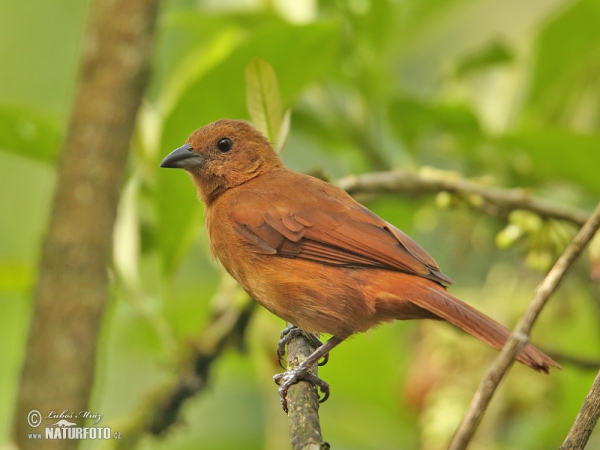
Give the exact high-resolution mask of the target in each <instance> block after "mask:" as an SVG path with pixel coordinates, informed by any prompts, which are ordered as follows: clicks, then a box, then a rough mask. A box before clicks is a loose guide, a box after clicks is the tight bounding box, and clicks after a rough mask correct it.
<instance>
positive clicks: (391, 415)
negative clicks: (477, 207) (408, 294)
mask: <svg viewBox="0 0 600 450" xmlns="http://www.w3.org/2000/svg"><path fill="white" fill-rule="evenodd" d="M10 3H11V2H5V3H3V4H1V5H0V21H2V26H0V48H1V49H2V54H3V55H5V56H4V58H3V63H4V64H3V67H4V69H3V70H2V72H1V73H0V79H1V80H2V82H1V83H0V150H2V151H1V152H0V161H1V162H0V179H2V190H1V192H2V194H1V196H2V197H1V198H2V205H3V206H4V208H5V213H4V214H3V215H2V218H1V219H0V226H1V227H2V228H1V229H2V232H3V233H2V235H3V239H2V240H1V241H0V329H2V330H3V334H4V336H5V339H3V340H2V343H1V344H0V346H1V349H2V350H1V351H0V355H1V356H0V365H1V366H2V367H4V368H5V370H3V371H1V372H0V398H2V399H3V401H2V402H1V403H0V424H3V427H2V428H0V442H3V441H4V440H6V439H7V438H8V431H9V428H8V424H9V423H10V420H11V419H10V417H11V411H12V408H13V404H12V400H11V399H12V398H13V392H14V385H15V382H16V379H17V376H18V372H19V367H20V363H21V358H22V351H23V348H24V345H25V342H24V341H25V337H26V328H27V325H28V317H29V309H30V306H29V300H28V298H29V297H30V293H31V290H32V289H33V286H34V281H35V272H36V266H37V255H38V253H39V247H40V245H41V239H42V237H43V233H44V226H45V223H46V218H47V212H48V209H49V203H50V201H51V192H52V189H51V187H52V179H53V173H54V168H55V167H56V164H58V161H59V158H58V154H59V150H60V143H61V141H62V140H63V138H64V132H65V131H64V130H65V129H66V125H67V123H68V110H69V105H70V101H71V95H72V91H73V83H74V79H75V76H76V72H77V67H76V61H77V57H78V56H79V55H80V53H81V51H83V48H84V43H82V42H81V36H82V30H83V26H84V23H85V17H86V2H81V1H77V2H76V1H74V0H69V1H67V2H65V3H64V5H62V6H61V7H60V8H58V9H55V7H54V6H51V5H50V4H49V3H47V2H42V1H41V0H33V1H31V2H28V3H27V5H28V6H27V5H23V6H20V7H18V6H16V5H17V4H18V2H13V4H10ZM243 4H246V2H241V1H229V2H221V3H219V2H216V1H208V0H206V1H197V2H192V1H190V0H177V1H175V0H174V1H171V2H169V3H166V4H165V6H164V9H163V12H162V20H161V29H160V35H159V39H158V41H157V43H156V60H155V72H154V76H153V81H152V86H151V89H150V90H149V92H148V93H147V98H146V102H145V104H144V107H143V108H142V110H141V111H140V116H139V120H138V126H137V131H136V136H135V138H134V140H133V142H132V149H133V151H132V156H131V160H130V170H129V177H128V180H127V183H126V186H125V188H124V190H123V196H122V201H121V208H120V211H119V218H118V223H117V226H116V242H117V243H118V245H115V253H114V261H115V262H114V265H113V267H112V268H111V272H112V275H113V279H114V283H113V286H114V290H113V291H114V295H113V302H112V304H111V307H110V308H109V311H108V312H107V315H106V319H105V324H104V330H103V344H102V346H103V348H102V349H101V352H100V355H101V356H100V360H99V366H98V376H97V384H96V386H95V399H94V405H93V409H94V410H95V411H97V412H98V413H100V414H103V416H104V418H103V419H102V420H103V422H102V425H106V426H110V427H111V428H112V429H113V430H118V429H119V426H124V425H123V424H124V423H125V422H126V421H127V420H128V419H131V418H132V417H135V416H136V414H137V413H139V411H138V410H139V409H140V408H143V405H144V400H143V399H144V395H145V394H146V393H147V392H148V391H149V390H152V389H154V388H156V386H159V385H161V384H162V383H163V382H165V380H168V379H170V377H171V376H172V372H173V371H174V370H176V368H177V365H178V362H179V361H180V360H181V359H182V358H183V355H182V353H183V352H184V350H182V349H185V346H186V343H187V342H188V341H189V340H191V339H192V337H193V336H194V335H196V334H198V333H199V331H200V330H201V329H202V326H203V324H204V323H206V322H207V321H208V320H210V314H211V311H214V310H215V309H216V308H218V306H219V304H218V302H217V300H214V299H213V300H212V301H211V298H212V296H213V294H214V293H215V292H216V290H217V287H218V286H217V284H218V280H219V276H220V272H219V269H218V267H217V266H216V265H215V264H214V263H213V262H212V261H211V259H210V256H209V252H208V246H207V241H206V235H205V233H204V231H203V226H202V216H201V205H200V204H199V203H198V201H197V199H196V197H195V193H194V190H193V189H192V186H191V184H190V182H189V180H188V179H187V177H185V176H184V175H183V174H182V173H180V172H179V171H165V170H159V169H158V163H159V162H160V160H161V159H162V157H163V156H164V155H166V154H167V153H168V152H169V151H170V150H172V149H174V148H176V147H178V146H179V145H181V144H182V143H183V142H184V141H185V139H186V137H187V136H188V135H189V134H190V133H191V132H192V131H193V130H194V129H196V128H198V127H199V126H201V125H204V124H206V123H208V122H210V121H212V120H216V119H219V118H224V117H228V118H240V119H247V120H248V119H250V115H249V113H248V109H250V110H251V111H255V108H256V106H252V105H257V104H259V103H260V101H258V102H257V101H256V99H255V100H252V98H248V99H247V98H246V95H245V92H246V86H247V84H248V85H255V86H260V90H259V91H260V92H261V95H263V96H264V97H265V98H267V97H273V96H276V97H277V98H279V95H277V94H276V90H274V89H275V86H274V83H273V82H272V81H269V80H272V77H273V74H272V73H271V72H270V69H268V67H269V66H267V65H265V64H266V62H268V63H270V65H271V66H272V67H273V70H274V73H275V74H276V75H277V79H278V80H279V86H278V89H279V92H280V98H281V105H279V106H277V107H276V108H275V110H274V111H271V110H269V109H268V108H266V109H265V111H264V114H262V115H263V116H264V117H265V118H264V119H261V120H264V124H261V123H260V122H259V120H258V119H257V115H256V112H251V114H252V118H253V119H254V121H255V123H256V124H257V125H258V126H261V127H265V129H266V130H270V131H269V132H268V134H269V138H270V139H271V140H272V141H276V142H277V143H278V147H279V148H281V147H282V146H283V144H284V143H285V139H282V137H283V136H284V135H286V134H287V132H286V131H285V130H286V126H287V127H289V138H288V139H287V144H286V145H285V147H284V148H282V149H281V156H282V159H283V160H284V162H285V163H286V164H287V165H288V166H289V167H291V168H293V169H295V170H298V171H304V172H310V171H319V172H321V173H324V174H325V175H326V176H327V177H330V178H332V179H335V178H337V177H341V176H343V175H346V174H350V173H363V172H372V171H375V170H388V169H393V168H404V169H417V168H422V167H424V166H433V167H435V168H440V169H446V170H453V171H456V172H458V173H460V174H462V175H463V176H465V177H470V178H476V179H478V180H480V181H482V182H484V183H487V184H490V185H496V186H504V187H525V188H527V189H529V190H530V191H531V192H533V193H535V194H537V195H539V196H542V197H544V198H547V199H549V200H552V201H555V202H557V203H561V204H565V205H571V206H573V207H578V208H583V209H587V210H591V207H592V206H593V205H594V204H595V202H596V201H597V199H598V197H599V196H600V177H598V168H599V167H600V152H599V151H598V149H599V148H600V133H599V125H600V102H599V100H598V99H600V92H599V90H600V87H599V86H598V83H597V79H598V76H599V75H600V59H599V58H598V56H597V55H598V54H600V53H599V52H598V49H599V47H600V31H599V30H600V2H598V0H579V1H576V2H566V1H563V0H554V1H552V2H520V3H519V2H499V1H498V2H487V3H481V2H478V1H477V0H461V1H457V0H452V1H440V0H427V1H419V0H410V1H404V2H398V1H394V0H381V1H374V0H353V1H348V2H345V1H341V0H322V1H321V2H319V3H318V4H317V2H310V1H299V2H292V1H279V2H266V1H265V2H254V4H255V5H256V6H253V7H251V8H250V7H243V6H242V5H243ZM30 8H33V9H30ZM63 8H64V10H63ZM24 30H36V33H30V32H27V33H24ZM50 30H57V32H56V33H53V32H50ZM17 50H18V51H17ZM255 58H261V59H255ZM249 63H250V65H249ZM247 102H248V104H247ZM247 106H248V107H247ZM287 110H291V118H290V115H289V114H288V115H285V114H283V113H282V111H287ZM279 121H282V122H279ZM278 123H283V126H281V125H280V124H278ZM281 129H283V130H284V131H283V134H278V132H277V131H276V130H281ZM82 151H85V149H82ZM359 200H360V201H362V202H364V203H367V204H368V206H369V207H370V208H371V209H373V210H374V211H375V212H376V213H378V214H380V215H381V216H383V217H384V218H386V219H387V220H388V221H390V222H392V223H394V224H395V225H397V226H399V227H400V228H402V229H403V230H405V231H406V232H407V233H408V234H409V235H411V236H413V237H415V238H416V239H417V240H418V241H419V242H420V243H422V245H423V246H424V247H425V248H427V249H428V250H429V251H430V253H432V254H433V256H434V257H435V258H436V259H437V260H438V262H439V263H440V266H441V267H442V269H443V270H444V272H445V273H447V274H448V275H449V276H450V277H451V278H453V279H455V280H456V287H453V288H452V290H453V292H454V293H455V294H456V295H458V296H460V297H462V298H464V299H465V300H466V301H468V302H469V303H471V304H473V305H475V306H476V307H478V308H480V309H482V310H484V311H486V312H487V313H489V314H490V315H492V316H494V317H495V318H497V319H498V320H500V321H501V322H503V323H506V324H508V325H511V324H514V321H515V319H516V317H518V315H519V314H520V312H521V311H522V310H523V309H524V308H525V305H526V304H527V302H528V300H529V299H530V298H531V297H532V293H533V290H534V287H535V285H536V283H537V282H539V280H540V279H541V277H542V275H543V273H542V272H541V271H539V270H538V269H540V268H541V269H545V268H547V266H548V263H549V262H551V261H552V260H553V259H554V258H555V256H556V254H557V252H560V250H561V249H562V248H564V246H565V244H566V243H567V242H568V240H569V239H570V238H571V237H572V235H573V228H572V227H571V226H567V225H565V224H563V223H556V222H552V221H545V220H543V219H541V218H539V217H538V216H535V215H532V214H531V213H527V212H522V211H519V212H515V213H513V214H511V216H510V217H509V218H508V219H507V221H506V222H500V221H497V220H493V219H490V218H488V217H485V216H484V215H483V214H482V213H481V212H478V211H474V210H470V209H467V208H466V207H464V206H463V205H462V204H461V203H460V202H454V201H447V202H445V203H446V204H447V207H446V208H444V209H440V208H438V207H437V206H436V204H435V202H434V201H433V200H434V199H433V198H427V197H423V198H418V199H415V198H398V197H392V196H389V195H387V196H378V197H377V198H361V199H359ZM496 242H498V244H501V245H500V247H502V248H498V246H496ZM588 280H589V267H588V266H587V265H586V264H584V263H582V264H580V265H579V266H578V270H577V271H576V272H575V273H573V274H572V276H571V277H570V279H569V280H568V282H567V283H566V284H565V286H564V287H563V288H562V290H561V291H560V292H559V295H557V298H556V299H554V300H553V302H552V303H551V306H550V307H549V309H548V310H546V312H545V314H544V316H543V317H542V320H541V321H540V323H539V325H538V327H537V328H536V329H535V330H534V336H533V338H534V341H535V342H537V343H539V344H540V346H541V347H543V348H548V349H556V350H560V351H561V352H564V353H567V354H569V355H574V356H580V357H593V356H594V355H595V354H598V332H597V330H598V327H599V324H600V316H599V314H600V313H599V312H598V311H599V310H600V309H599V308H598V305H597V302H596V301H595V300H594V296H596V297H597V287H594V286H592V287H590V283H589V281H588ZM594 290H596V292H594ZM282 327H283V323H282V322H281V321H279V320H278V319H275V318H273V317H271V316H270V315H268V313H266V312H263V311H260V312H258V313H257V315H256V316H255V317H254V319H253V322H252V324H251V326H250V333H249V342H248V351H247V352H246V353H245V354H237V353H233V352H231V353H228V354H226V355H225V356H224V357H223V358H222V360H221V361H219V363H218V365H217V366H216V372H215V373H214V376H213V384H212V386H211V388H210V389H209V390H208V391H207V392H205V393H204V394H202V395H201V396H199V397H198V398H196V399H194V400H193V401H192V402H191V403H190V404H189V405H188V406H187V408H186V409H185V421H186V423H187V426H181V427H177V428H176V429H175V430H173V431H172V433H171V434H170V435H169V436H167V437H166V438H165V439H162V440H155V439H152V438H150V437H149V438H147V439H145V440H144V441H142V443H141V445H140V448H148V449H150V448H152V449H154V448H156V449H158V448H169V449H185V448H197V447H198V445H199V443H201V445H202V448H211V449H229V448H242V447H243V448H246V449H251V448H257V449H258V448H285V445H287V425H286V423H285V416H284V415H283V413H281V411H280V410H279V405H278V399H277V394H276V386H275V385H274V384H273V383H272V381H271V375H272V374H273V373H276V372H277V367H276V363H275V362H274V361H273V355H274V344H275V342H276V340H277V336H278V329H279V328H282ZM493 355H494V352H493V351H492V350H489V349H488V348H486V347H485V346H484V345H482V344H480V343H478V342H477V341H475V340H474V339H472V338H468V337H466V336H463V335H462V334H460V333H458V332H455V330H453V329H451V328H450V327H449V326H445V325H444V324H439V323H422V324H416V323H398V324H395V325H393V326H384V327H381V328H380V329H378V330H375V331H373V332H371V333H369V334H368V335H367V336H357V337H356V338H354V339H352V340H350V341H349V342H347V343H344V344H343V345H341V346H340V347H339V348H338V349H336V350H335V351H334V352H333V355H332V357H331V361H330V363H329V364H328V365H327V366H326V367H324V368H323V369H322V371H321V375H322V376H323V377H324V379H326V380H327V381H328V382H330V383H331V386H332V397H331V399H330V400H328V402H327V403H325V404H324V405H323V406H322V409H321V417H322V426H323V433H324V436H325V438H326V440H328V441H329V442H331V443H332V444H333V446H334V448H348V449H359V448H360V449H368V448H373V449H380V448H400V447H401V448H421V449H428V450H429V449H437V448H443V447H444V445H445V443H447V441H448V439H449V436H450V435H451V434H452V432H453V430H454V429H455V427H456V424H457V423H458V421H459V420H460V417H461V414H462V412H463V410H464V408H465V406H466V404H467V402H468V401H469V400H470V395H471V394H472V392H473V390H474V388H475V386H476V383H477V381H478V379H479V378H480V376H481V374H482V372H483V370H484V367H485V366H486V363H488V362H489V361H490V359H491V358H492V357H493ZM65 370H68V368H65ZM592 377H593V372H589V371H588V372H586V371H583V370H581V369H579V368H577V367H576V366H572V365H565V370H564V371H562V372H558V373H556V372H555V373H553V374H552V375H551V376H549V377H543V376H541V375H538V374H535V373H533V372H531V373H530V371H528V370H527V369H525V368H521V367H516V368H515V369H514V371H513V373H512V375H511V376H510V377H509V378H508V380H507V381H506V383H505V385H504V388H503V390H502V392H501V393H500V395H499V396H498V398H497V399H496V400H495V405H496V406H495V408H494V409H493V410H492V411H490V412H489V413H488V415H487V416H486V418H485V419H484V423H483V427H482V428H481V430H480V432H479V434H478V437H477V441H476V442H475V443H474V445H473V447H472V448H474V449H477V448H486V449H490V448H495V449H519V448H523V449H545V448H555V447H558V445H559V443H560V442H561V440H562V438H563V437H564V436H565V434H566V432H567V430H568V428H569V425H570V423H571V422H572V419H573V418H574V417H575V414H576V412H577V410H578V408H579V406H580V405H581V402H582V400H583V398H584V396H585V393H586V391H587V389H588V387H589V385H590V384H591V380H592ZM595 445H600V444H598V438H597V437H596V444H595ZM593 446H594V443H590V448H593ZM95 447H96V446H95V445H94V444H93V443H86V448H95Z"/></svg>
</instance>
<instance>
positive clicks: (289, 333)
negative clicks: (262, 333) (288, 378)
mask: <svg viewBox="0 0 600 450" xmlns="http://www.w3.org/2000/svg"><path fill="white" fill-rule="evenodd" d="M301 334H303V335H304V336H306V338H307V339H308V340H309V341H310V342H311V343H312V344H313V345H314V346H315V348H319V347H320V346H322V345H323V342H321V340H320V339H319V338H318V337H317V336H315V335H314V334H312V333H307V332H305V331H302V330H301V329H300V328H298V327H297V326H296V325H288V326H287V327H285V328H284V329H283V330H282V331H281V335H280V336H279V342H278V343H277V361H278V362H279V365H280V366H281V368H282V369H285V367H284V365H283V358H284V357H285V348H286V346H287V345H288V344H289V343H290V341H291V340H292V339H294V338H295V337H297V336H300V335H301ZM327 361H329V353H326V354H325V355H323V360H322V361H321V362H319V366H324V365H325V364H327Z"/></svg>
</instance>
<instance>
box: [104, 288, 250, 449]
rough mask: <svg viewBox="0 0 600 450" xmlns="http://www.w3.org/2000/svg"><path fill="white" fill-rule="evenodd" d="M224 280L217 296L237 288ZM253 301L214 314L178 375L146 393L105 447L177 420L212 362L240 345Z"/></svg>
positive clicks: (123, 444) (128, 442) (125, 444)
mask: <svg viewBox="0 0 600 450" xmlns="http://www.w3.org/2000/svg"><path fill="white" fill-rule="evenodd" d="M230 287H231V286H230V285H228V284H226V283H225V288H226V289H225V290H223V289H221V290H220V291H219V292H218V293H217V296H219V297H224V296H225V295H227V294H230V295H233V294H234V292H239V288H236V290H235V291H231V290H230ZM255 306H256V302H255V301H254V300H252V299H251V298H249V297H248V298H247V299H246V300H245V303H243V304H242V305H239V304H238V305H237V306H235V305H234V304H233V302H231V301H230V302H229V306H228V307H227V308H224V309H222V310H221V311H220V312H218V313H217V314H215V315H214V316H213V318H212V320H211V321H210V322H209V323H208V324H207V325H206V327H205V328H204V330H203V332H202V334H201V335H200V336H199V337H198V338H197V339H195V340H194V342H192V343H191V344H190V348H189V350H188V353H189V355H188V357H187V359H186V362H184V364H183V365H182V366H183V370H181V372H180V373H179V374H178V377H177V379H176V380H175V381H174V382H172V383H171V384H170V385H169V386H167V387H166V388H158V389H157V390H156V391H155V392H153V393H150V394H149V395H147V396H146V398H145V400H143V402H144V403H145V404H144V405H141V406H138V408H137V411H139V413H138V414H137V415H136V416H135V417H133V418H132V419H130V420H129V421H128V422H127V423H124V424H122V426H121V427H120V430H119V431H121V432H122V439H120V440H110V441H108V442H107V446H106V447H105V448H112V449H130V448H134V447H135V446H136V445H137V443H138V441H139V440H140V439H141V438H142V437H143V436H144V435H145V434H146V433H150V434H153V435H155V436H158V435H164V434H165V433H166V432H167V431H169V430H170V429H171V427H172V426H173V425H174V424H175V423H176V422H177V420H178V417H179V413H180V411H181V408H182V407H183V405H184V403H185V402H186V400H188V399H190V398H191V397H193V396H195V395H198V393H200V392H201V391H202V390H203V389H204V388H205V387H206V386H207V384H208V382H209V379H210V373H211V370H212V367H213V364H214V363H215V362H216V361H217V360H218V358H219V357H220V356H221V355H222V354H223V353H224V352H225V351H226V350H227V349H228V348H231V347H238V348H243V346H244V340H245V339H244V337H245V333H246V330H247V326H248V322H249V321H250V318H251V317H252V314H253V311H254V310H255Z"/></svg>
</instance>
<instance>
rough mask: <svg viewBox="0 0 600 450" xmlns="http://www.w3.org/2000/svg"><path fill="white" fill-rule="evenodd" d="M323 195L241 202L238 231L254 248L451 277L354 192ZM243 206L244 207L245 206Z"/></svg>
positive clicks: (446, 281)
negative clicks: (303, 199) (291, 204)
mask: <svg viewBox="0 0 600 450" xmlns="http://www.w3.org/2000/svg"><path fill="white" fill-rule="evenodd" d="M342 200H343V201H340V199H336V198H331V197H329V198H321V199H319V202H318V204H317V203H313V202H310V203H309V204H302V202H299V203H300V204H299V205H298V204H296V203H298V202H295V204H294V207H293V208H290V207H289V206H284V205H282V204H281V203H278V202H277V201H274V202H265V201H262V202H252V201H250V202H240V203H238V205H239V206H240V207H238V208H235V209H234V210H233V211H232V213H231V216H230V217H231V220H232V222H233V226H234V228H235V230H236V231H237V232H238V233H239V234H240V236H241V237H242V239H243V241H244V242H245V244H246V245H247V246H248V248H250V249H251V250H252V251H254V252H256V253H261V254H265V255H276V256H280V257H284V258H299V259H305V260H309V261H314V262H319V263H322V264H329V265H335V266H344V267H377V268H383V269H391V270H398V271H402V272H406V273H411V274H414V275H418V276H421V277H424V278H428V279H431V280H433V281H436V282H438V283H444V284H450V283H452V280H451V279H450V278H448V277H447V276H445V275H444V274H443V273H441V271H440V269H439V267H438V266H437V264H436V262H435V261H434V259H433V258H432V257H431V256H430V255H429V254H428V253H427V252H426V251H425V250H424V249H423V248H422V247H421V246H420V245H419V244H417V243H416V242H415V241H413V240H412V239H411V238H409V237H408V236H407V235H406V234H404V233H403V232H402V231H400V230H399V229H397V228H396V227H394V226H393V225H391V224H389V223H388V222H386V221H384V220H383V219H381V218H379V217H378V216H377V215H375V214H374V213H373V212H371V211H369V210H368V209H367V208H365V207H364V206H362V205H360V204H359V203H356V202H355V201H354V200H352V199H351V198H350V197H347V198H343V199H342ZM242 204H243V205H244V206H243V207H241V205H242Z"/></svg>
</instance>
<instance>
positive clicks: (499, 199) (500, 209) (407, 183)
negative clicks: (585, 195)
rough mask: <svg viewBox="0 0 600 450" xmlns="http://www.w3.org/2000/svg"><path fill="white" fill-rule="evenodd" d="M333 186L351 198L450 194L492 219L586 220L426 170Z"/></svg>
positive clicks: (527, 197) (517, 193) (349, 179)
mask: <svg viewBox="0 0 600 450" xmlns="http://www.w3.org/2000/svg"><path fill="white" fill-rule="evenodd" d="M335 184H336V185H337V186H338V187H340V188H342V189H344V190H345V191H346V192H348V193H349V194H351V195H355V194H358V193H366V194H374V193H385V192H387V193H394V194H398V193H402V194H409V195H424V194H431V193H438V192H450V193H452V194H454V195H456V196H458V197H459V198H461V199H462V200H464V201H465V202H467V203H468V204H469V205H471V206H474V207H476V208H478V209H480V210H482V211H484V212H485V213H486V214H489V215H490V216H493V217H506V216H507V215H508V213H509V212H511V211H513V210H515V209H524V210H528V211H532V212H534V213H536V214H538V215H539V216H541V217H544V218H546V219H560V220H567V221H569V222H572V223H574V224H576V225H579V226H582V225H583V224H584V223H585V221H586V220H587V218H588V217H589V215H588V214H587V212H585V211H582V210H579V209H576V208H572V207H567V206H561V205H556V204H554V203H552V202H549V201H547V200H544V199H542V198H539V197H535V196H533V195H531V194H530V193H529V192H528V191H527V190H525V189H502V188H497V187H488V186H484V185H482V184H479V183H475V182H473V181H469V180H467V179H465V178H461V177H460V176H457V175H456V174H455V173H453V172H446V171H441V170H428V171H427V172H426V173H425V172H422V173H413V172H406V171H403V170H395V171H391V172H374V173H366V174H362V175H349V176H346V177H344V178H341V179H340V180H338V181H337V182H336V183H335Z"/></svg>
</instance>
